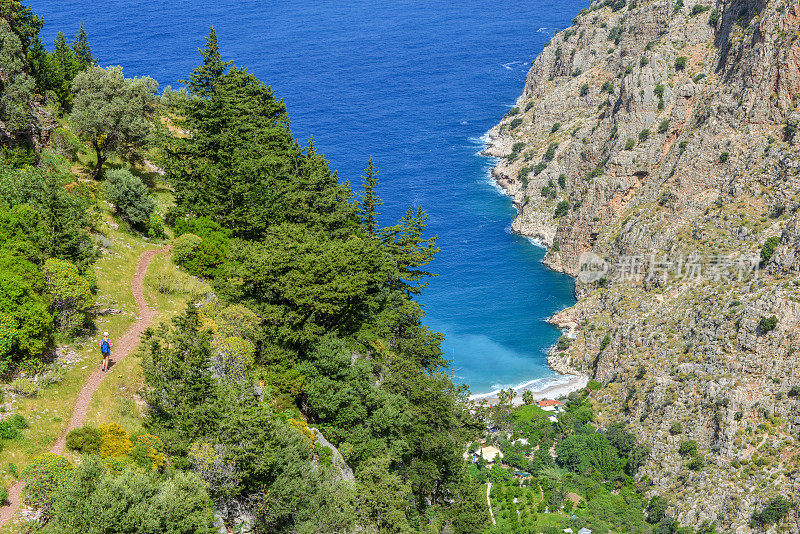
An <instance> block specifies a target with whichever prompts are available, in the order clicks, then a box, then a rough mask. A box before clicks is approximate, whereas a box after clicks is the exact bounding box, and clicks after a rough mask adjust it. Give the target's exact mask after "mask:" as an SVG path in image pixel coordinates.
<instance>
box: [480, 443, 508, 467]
mask: <svg viewBox="0 0 800 534" xmlns="http://www.w3.org/2000/svg"><path fill="white" fill-rule="evenodd" d="M481 456H482V457H483V459H484V460H485V461H487V462H489V463H492V462H494V459H495V458H500V459H502V458H503V453H502V452H500V449H498V448H497V447H492V446H491V445H489V446H487V447H481Z"/></svg>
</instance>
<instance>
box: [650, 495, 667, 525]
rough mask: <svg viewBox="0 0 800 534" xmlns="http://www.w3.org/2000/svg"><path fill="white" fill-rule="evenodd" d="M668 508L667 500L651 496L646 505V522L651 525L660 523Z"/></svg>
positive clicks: (658, 496)
mask: <svg viewBox="0 0 800 534" xmlns="http://www.w3.org/2000/svg"><path fill="white" fill-rule="evenodd" d="M668 506H669V502H667V499H665V498H664V497H662V496H660V495H655V496H653V498H652V499H650V502H649V503H647V522H648V523H650V524H653V525H656V524H658V523H660V522H661V520H662V519H664V516H665V515H666V514H667V507H668Z"/></svg>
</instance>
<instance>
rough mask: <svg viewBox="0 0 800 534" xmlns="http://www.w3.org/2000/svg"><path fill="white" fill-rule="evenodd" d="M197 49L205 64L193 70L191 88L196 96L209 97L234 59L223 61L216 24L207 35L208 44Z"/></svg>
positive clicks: (190, 81) (189, 82)
mask: <svg viewBox="0 0 800 534" xmlns="http://www.w3.org/2000/svg"><path fill="white" fill-rule="evenodd" d="M197 50H198V52H200V56H201V57H202V58H203V64H202V65H200V66H199V67H197V68H196V69H194V70H193V71H192V74H191V79H190V80H189V81H188V84H189V90H190V91H191V93H192V94H193V95H194V96H197V97H200V98H208V97H209V96H210V95H211V93H212V92H213V91H214V85H215V84H216V83H217V82H218V81H219V79H220V78H222V75H223V74H225V71H226V70H227V69H228V67H229V66H231V65H232V64H233V61H222V56H221V55H220V53H219V44H217V30H215V29H214V26H211V33H209V34H208V37H206V46H205V47H204V48H198V49H197ZM184 83H185V82H184Z"/></svg>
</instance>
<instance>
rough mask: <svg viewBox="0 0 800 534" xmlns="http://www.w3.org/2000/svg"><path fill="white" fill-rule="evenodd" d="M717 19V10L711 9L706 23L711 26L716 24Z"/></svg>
mask: <svg viewBox="0 0 800 534" xmlns="http://www.w3.org/2000/svg"><path fill="white" fill-rule="evenodd" d="M717 21H719V11H717V10H716V9H712V10H711V14H710V15H708V23H709V24H710V25H711V26H716V25H717Z"/></svg>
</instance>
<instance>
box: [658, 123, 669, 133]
mask: <svg viewBox="0 0 800 534" xmlns="http://www.w3.org/2000/svg"><path fill="white" fill-rule="evenodd" d="M667 130H669V119H664V120H663V121H661V124H659V125H658V133H661V134H663V133H667Z"/></svg>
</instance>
